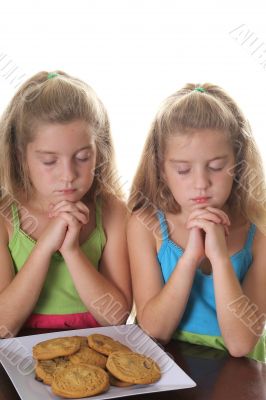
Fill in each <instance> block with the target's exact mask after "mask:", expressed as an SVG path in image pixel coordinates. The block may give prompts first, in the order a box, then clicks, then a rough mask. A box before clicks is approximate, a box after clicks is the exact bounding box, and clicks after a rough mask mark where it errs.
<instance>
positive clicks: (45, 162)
mask: <svg viewBox="0 0 266 400" xmlns="http://www.w3.org/2000/svg"><path fill="white" fill-rule="evenodd" d="M42 163H43V164H44V165H53V164H55V163H56V161H55V160H54V161H43V162H42Z"/></svg>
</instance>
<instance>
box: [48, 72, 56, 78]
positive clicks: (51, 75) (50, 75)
mask: <svg viewBox="0 0 266 400" xmlns="http://www.w3.org/2000/svg"><path fill="white" fill-rule="evenodd" d="M55 76H59V74H57V73H56V72H49V74H48V76H47V79H52V78H54V77H55Z"/></svg>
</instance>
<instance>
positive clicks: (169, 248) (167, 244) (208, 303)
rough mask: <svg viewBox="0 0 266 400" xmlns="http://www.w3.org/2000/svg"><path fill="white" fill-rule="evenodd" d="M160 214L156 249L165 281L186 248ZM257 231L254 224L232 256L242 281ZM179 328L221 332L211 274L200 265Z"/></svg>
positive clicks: (203, 333)
mask: <svg viewBox="0 0 266 400" xmlns="http://www.w3.org/2000/svg"><path fill="white" fill-rule="evenodd" d="M157 216H158V219H159V221H160V228H161V232H162V245H161V247H160V249H159V251H158V253H157V259H158V261H159V264H160V267H161V271H162V275H163V279H164V282H165V283H166V282H167V281H168V279H169V278H170V276H171V274H172V272H173V270H174V269H175V267H176V264H177V262H178V260H179V259H180V257H181V256H182V254H183V249H182V248H181V247H180V246H178V245H177V244H175V243H174V242H173V241H172V240H171V239H170V238H169V234H168V227H167V223H166V220H165V216H164V214H163V213H162V212H161V211H159V212H158V213H157ZM255 231H256V226H255V225H254V224H251V226H250V228H249V231H248V235H247V239H246V243H245V245H244V247H243V248H242V249H241V250H240V251H238V252H237V253H235V254H233V255H232V256H231V257H230V260H231V263H232V267H233V269H234V271H235V274H236V276H237V278H238V280H239V282H240V283H242V281H243V279H244V277H245V275H246V273H247V271H248V269H249V267H250V266H251V264H252V259H253V257H252V252H251V250H252V243H253V239H254V235H255ZM177 328H178V330H179V331H185V332H190V333H193V334H200V335H209V336H221V331H220V328H219V324H218V320H217V314H216V305H215V295H214V284H213V275H212V274H211V275H206V274H204V273H203V272H202V271H201V270H200V269H199V268H198V269H197V270H196V273H195V277H194V281H193V285H192V289H191V293H190V296H189V299H188V302H187V306H186V309H185V312H184V315H183V317H182V319H181V321H180V323H179V325H178V327H177Z"/></svg>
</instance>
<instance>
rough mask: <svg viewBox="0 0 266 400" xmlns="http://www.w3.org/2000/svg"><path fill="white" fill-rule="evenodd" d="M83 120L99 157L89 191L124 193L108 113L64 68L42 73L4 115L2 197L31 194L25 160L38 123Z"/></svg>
mask: <svg viewBox="0 0 266 400" xmlns="http://www.w3.org/2000/svg"><path fill="white" fill-rule="evenodd" d="M78 119H80V120H84V121H86V122H88V125H89V127H90V129H91V131H92V134H93V136H94V139H95V143H96V148H97V156H96V168H95V175H94V181H93V185H92V187H91V189H90V191H89V193H88V196H89V197H90V198H92V199H94V200H95V198H96V197H97V196H101V197H102V198H103V199H104V198H106V196H108V195H109V194H110V193H112V194H115V195H116V196H118V197H122V193H121V188H120V187H119V185H118V179H117V177H116V168H115V161H114V149H113V143H112V139H111V133H110V124H109V120H108V116H107V112H106V109H105V107H104V106H103V104H102V102H101V101H100V100H99V98H98V97H97V95H96V94H95V92H94V91H93V89H92V88H91V87H90V86H88V85H87V84H85V83H84V82H83V81H81V80H79V79H77V78H74V77H71V76H70V75H68V74H66V73H64V72H63V71H55V72H54V73H50V74H49V73H48V72H45V71H43V72H39V73H37V74H36V75H34V76H33V77H31V78H30V79H29V80H27V81H26V82H25V83H24V84H23V85H22V86H21V88H20V89H19V90H18V92H17V93H16V94H15V96H14V97H13V99H12V100H11V102H10V104H9V105H8V107H7V109H6V110H5V112H4V114H3V116H2V118H1V120H0V148H1V152H2V155H1V161H0V182H1V200H3V199H4V198H5V197H6V195H8V196H10V197H13V198H15V199H16V197H17V193H18V192H20V193H23V194H24V195H25V196H26V198H27V199H28V198H29V196H30V195H31V193H32V186H31V182H30V179H29V173H28V169H27V165H26V159H25V154H26V147H27V145H28V143H29V142H31V141H32V140H34V135H35V131H36V128H37V127H38V124H41V123H68V122H71V121H73V120H78Z"/></svg>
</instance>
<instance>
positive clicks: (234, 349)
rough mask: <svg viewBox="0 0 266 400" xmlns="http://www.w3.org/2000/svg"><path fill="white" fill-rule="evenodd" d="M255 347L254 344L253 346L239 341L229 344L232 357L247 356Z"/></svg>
mask: <svg viewBox="0 0 266 400" xmlns="http://www.w3.org/2000/svg"><path fill="white" fill-rule="evenodd" d="M253 347H254V345H253V346H251V345H249V344H245V343H239V344H234V345H232V344H231V345H228V346H227V350H228V352H229V354H230V355H231V356H232V357H245V356H247V355H248V354H249V353H250V352H251V350H252V349H253Z"/></svg>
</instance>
